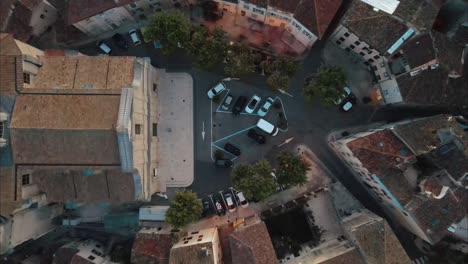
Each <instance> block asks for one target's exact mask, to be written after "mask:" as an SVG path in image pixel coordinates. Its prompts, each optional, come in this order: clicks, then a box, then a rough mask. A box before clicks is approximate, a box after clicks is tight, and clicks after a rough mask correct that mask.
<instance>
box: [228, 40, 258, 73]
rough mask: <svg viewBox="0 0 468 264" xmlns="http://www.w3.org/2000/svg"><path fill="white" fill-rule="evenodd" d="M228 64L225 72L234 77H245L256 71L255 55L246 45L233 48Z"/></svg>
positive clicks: (230, 51)
mask: <svg viewBox="0 0 468 264" xmlns="http://www.w3.org/2000/svg"><path fill="white" fill-rule="evenodd" d="M226 62H227V65H226V67H224V72H225V73H226V74H227V75H229V76H232V77H239V76H245V75H248V74H251V73H253V72H254V71H255V55H254V54H253V52H252V50H251V49H249V48H248V47H247V46H245V45H235V46H231V49H230V50H229V51H228V54H227V57H226Z"/></svg>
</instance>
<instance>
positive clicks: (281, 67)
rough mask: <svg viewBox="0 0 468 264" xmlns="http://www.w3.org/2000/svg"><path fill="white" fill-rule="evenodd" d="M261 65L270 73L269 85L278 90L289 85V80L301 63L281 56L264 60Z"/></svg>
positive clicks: (266, 72)
mask: <svg viewBox="0 0 468 264" xmlns="http://www.w3.org/2000/svg"><path fill="white" fill-rule="evenodd" d="M261 67H262V69H263V70H264V71H265V74H267V75H268V79H267V83H268V85H269V86H270V87H271V88H272V89H274V90H278V89H287V88H288V87H289V85H288V84H289V81H290V80H291V78H292V77H293V76H294V74H296V72H297V70H298V69H299V63H297V62H296V61H293V60H292V59H290V58H289V57H285V56H279V57H278V58H276V59H275V60H265V61H262V63H261Z"/></svg>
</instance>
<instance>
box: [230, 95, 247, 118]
mask: <svg viewBox="0 0 468 264" xmlns="http://www.w3.org/2000/svg"><path fill="white" fill-rule="evenodd" d="M246 104H247V97H245V96H239V98H237V100H236V103H235V104H234V107H233V108H232V113H233V114H234V115H239V114H240V113H241V112H242V110H243V109H244V108H245V105H246Z"/></svg>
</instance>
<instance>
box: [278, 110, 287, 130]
mask: <svg viewBox="0 0 468 264" xmlns="http://www.w3.org/2000/svg"><path fill="white" fill-rule="evenodd" d="M276 125H277V126H278V127H279V128H280V129H283V130H286V129H288V120H287V119H286V116H285V115H284V113H283V112H278V117H277V118H276Z"/></svg>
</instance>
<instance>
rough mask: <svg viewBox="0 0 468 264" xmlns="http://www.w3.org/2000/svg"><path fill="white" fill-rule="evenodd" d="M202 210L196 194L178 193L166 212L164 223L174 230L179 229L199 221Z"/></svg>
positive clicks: (190, 192)
mask: <svg viewBox="0 0 468 264" xmlns="http://www.w3.org/2000/svg"><path fill="white" fill-rule="evenodd" d="M202 210H203V208H202V204H201V202H200V200H199V199H198V197H197V194H195V193H194V192H192V191H179V192H177V193H176V195H175V197H174V199H172V201H171V203H170V205H169V209H168V210H167V212H166V222H167V223H169V224H171V225H172V226H174V227H175V228H181V227H183V226H185V225H187V224H189V223H191V222H194V221H196V220H198V219H200V216H201V214H202Z"/></svg>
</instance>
